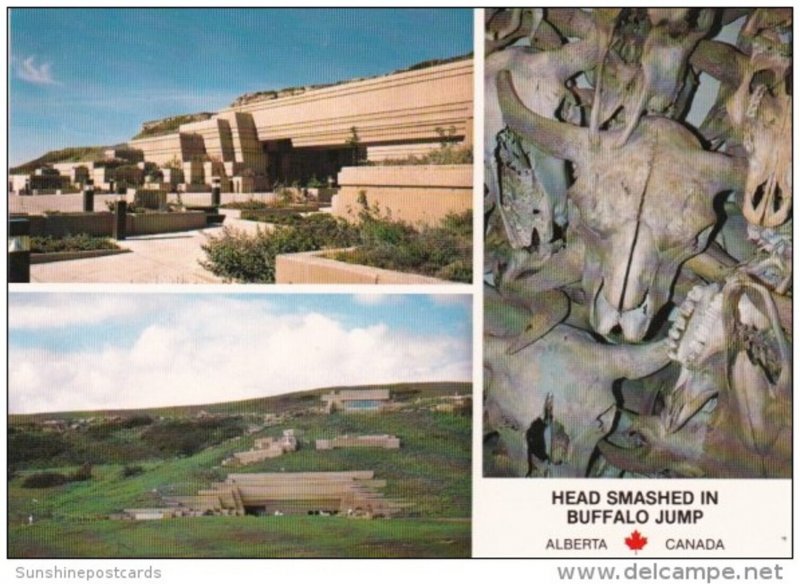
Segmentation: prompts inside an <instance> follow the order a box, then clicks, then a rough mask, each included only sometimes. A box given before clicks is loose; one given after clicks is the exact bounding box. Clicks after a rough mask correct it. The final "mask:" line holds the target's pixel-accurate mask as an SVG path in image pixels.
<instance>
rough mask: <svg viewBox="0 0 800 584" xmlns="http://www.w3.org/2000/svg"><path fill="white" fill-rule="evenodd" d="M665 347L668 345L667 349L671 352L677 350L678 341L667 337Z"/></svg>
mask: <svg viewBox="0 0 800 584" xmlns="http://www.w3.org/2000/svg"><path fill="white" fill-rule="evenodd" d="M667 347H669V350H670V351H672V352H674V351H677V350H678V341H676V340H674V339H672V338H670V339H667Z"/></svg>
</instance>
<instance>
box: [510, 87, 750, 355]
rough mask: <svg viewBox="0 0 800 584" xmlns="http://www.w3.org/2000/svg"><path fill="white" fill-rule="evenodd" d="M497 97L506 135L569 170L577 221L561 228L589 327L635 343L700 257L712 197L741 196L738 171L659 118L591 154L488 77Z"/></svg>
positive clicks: (613, 136) (567, 128)
mask: <svg viewBox="0 0 800 584" xmlns="http://www.w3.org/2000/svg"><path fill="white" fill-rule="evenodd" d="M497 88H498V96H499V99H500V104H501V108H502V110H503V114H504V116H505V120H506V122H508V124H509V126H510V127H511V128H512V129H514V130H516V131H517V132H519V133H520V134H522V135H523V136H524V137H526V138H527V139H528V140H530V141H532V142H533V143H534V144H536V145H537V146H538V147H539V148H541V149H542V150H544V151H545V152H547V153H549V154H552V155H554V156H558V157H561V158H566V159H569V160H570V161H572V163H573V165H574V170H575V176H576V181H575V183H574V184H573V185H572V187H570V190H569V197H570V199H571V200H572V201H573V202H574V203H575V206H576V208H577V210H578V213H576V215H575V216H572V217H571V218H570V222H571V224H572V225H574V226H575V228H576V230H577V233H578V234H579V235H580V237H581V238H582V239H583V240H584V242H585V243H586V254H585V261H584V269H583V289H584V293H585V294H587V296H588V297H589V298H591V299H592V302H593V303H594V309H593V312H592V315H593V316H592V322H593V327H594V328H595V330H597V331H598V332H600V333H601V334H604V333H607V332H608V330H609V326H611V327H613V326H615V325H616V324H620V325H621V326H623V325H624V326H623V334H624V336H625V338H626V339H627V340H631V341H639V340H641V339H642V338H644V336H645V335H646V333H647V330H648V326H649V324H650V322H651V321H652V318H653V316H654V315H655V314H656V313H657V312H658V311H659V310H660V309H661V307H662V306H663V305H664V304H665V303H666V302H667V301H668V299H669V295H670V287H671V286H672V283H673V281H674V279H675V276H676V274H677V272H678V269H679V267H680V265H681V264H682V263H683V262H684V261H686V260H687V259H688V258H690V257H692V256H694V255H697V254H699V253H700V252H702V251H703V250H704V249H705V247H706V245H707V243H708V236H709V234H710V231H711V228H712V226H713V224H714V222H715V220H716V216H715V213H714V210H713V199H714V197H715V196H716V195H717V194H718V193H720V192H723V191H726V190H732V189H736V188H741V185H742V183H743V179H744V176H745V168H744V165H745V163H744V161H742V160H736V159H731V158H729V157H727V156H725V155H722V154H718V153H713V152H706V151H705V150H703V149H702V147H701V146H700V144H699V142H698V141H697V139H696V138H695V137H694V136H693V135H692V134H691V133H690V132H689V131H688V130H686V129H685V128H684V127H683V126H681V125H680V124H678V123H676V122H672V121H671V120H668V119H666V118H655V117H648V118H644V119H643V120H642V122H641V123H640V124H639V126H638V127H637V130H636V132H635V133H634V134H633V136H632V137H631V140H629V141H628V142H627V143H626V145H625V146H623V147H622V148H620V149H619V150H616V151H615V150H614V149H613V148H612V145H613V144H614V143H615V142H616V140H617V138H618V137H619V134H620V132H619V131H608V132H602V133H601V135H600V142H599V146H598V147H591V146H590V144H589V137H588V130H587V129H585V128H578V127H575V126H571V125H569V124H564V123H560V122H557V121H554V120H550V119H547V118H544V117H543V116H540V115H538V114H536V113H535V112H532V111H531V110H529V109H528V108H526V107H525V105H524V104H523V103H522V102H521V101H520V99H519V98H518V96H517V95H516V93H515V91H514V86H513V85H512V83H511V79H510V76H509V74H508V73H507V72H501V73H500V74H499V75H498V79H497ZM620 160H624V161H625V164H620V163H619V161H620ZM677 168H680V169H682V173H681V175H680V176H676V174H675V169H677ZM675 209H680V210H681V211H680V212H679V213H675ZM620 258H624V260H622V261H621V260H620ZM600 294H604V298H603V299H600V300H598V296H599V295H600ZM631 311H632V313H631V314H629V315H628V316H626V317H625V318H623V316H624V315H625V313H628V312H631ZM637 311H638V312H637Z"/></svg>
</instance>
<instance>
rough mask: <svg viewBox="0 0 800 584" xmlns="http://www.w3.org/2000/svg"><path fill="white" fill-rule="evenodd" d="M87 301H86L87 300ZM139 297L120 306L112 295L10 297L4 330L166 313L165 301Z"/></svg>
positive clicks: (166, 299)
mask: <svg viewBox="0 0 800 584" xmlns="http://www.w3.org/2000/svg"><path fill="white" fill-rule="evenodd" d="M87 299H90V300H87ZM152 299H153V296H150V295H147V294H141V295H137V296H129V297H126V300H125V302H120V300H119V297H116V296H115V295H113V294H92V295H81V294H57V293H50V294H25V295H16V294H12V295H11V298H10V306H9V311H8V328H9V329H10V330H12V331H15V330H37V329H52V328H64V327H70V326H80V325H93V324H100V323H103V322H107V321H112V320H121V319H132V318H133V317H134V316H135V315H139V316H143V315H147V314H149V313H152V312H153V311H155V310H158V311H159V312H164V311H168V310H169V306H170V304H172V303H170V302H169V301H168V297H166V298H165V297H163V296H162V297H160V298H159V300H158V303H155V302H153V300H152Z"/></svg>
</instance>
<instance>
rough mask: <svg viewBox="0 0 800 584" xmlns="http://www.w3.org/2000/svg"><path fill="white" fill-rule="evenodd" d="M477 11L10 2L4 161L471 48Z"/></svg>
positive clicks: (104, 141)
mask: <svg viewBox="0 0 800 584" xmlns="http://www.w3.org/2000/svg"><path fill="white" fill-rule="evenodd" d="M472 19H473V16H472V10H466V9H461V10H442V9H439V10H417V9H414V10H409V9H405V10H403V9H400V10H383V9H382V10H376V9H368V10H353V9H327V10H289V9H283V10H281V9H272V10H268V9H231V10H226V9H118V10H110V9H44V10H38V9H14V10H12V11H11V24H10V43H11V64H10V68H11V94H10V98H11V99H10V108H11V116H10V144H9V160H10V163H11V165H12V166H13V165H16V164H20V163H22V162H25V161H27V160H30V159H32V158H35V157H37V156H39V155H41V154H43V153H45V152H46V151H48V150H52V149H55V148H63V147H66V146H89V145H110V144H115V143H119V142H124V141H126V140H128V139H129V138H131V137H132V136H133V135H134V134H136V132H138V130H139V126H140V124H141V122H143V121H147V120H152V119H158V118H161V117H166V116H170V115H174V114H180V113H192V112H199V111H215V110H217V109H219V108H221V107H224V106H227V105H229V104H230V102H231V101H233V99H234V98H236V97H237V96H239V95H241V94H242V93H247V92H252V91H259V90H267V89H279V88H281V87H287V86H293V85H309V84H315V83H329V82H334V81H340V80H345V79H350V78H353V77H364V76H370V75H378V74H383V73H388V72H390V71H392V70H395V69H399V68H403V67H407V66H409V65H412V64H414V63H417V62H419V61H424V60H428V59H434V58H444V57H451V56H455V55H459V54H464V53H468V52H470V51H472V44H473V43H472Z"/></svg>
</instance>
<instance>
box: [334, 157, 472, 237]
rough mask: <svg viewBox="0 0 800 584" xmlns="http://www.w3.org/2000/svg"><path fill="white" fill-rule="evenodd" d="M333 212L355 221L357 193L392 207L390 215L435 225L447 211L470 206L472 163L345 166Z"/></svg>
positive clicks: (370, 201) (388, 208)
mask: <svg viewBox="0 0 800 584" xmlns="http://www.w3.org/2000/svg"><path fill="white" fill-rule="evenodd" d="M339 186H340V190H339V194H338V195H336V196H335V197H334V198H333V214H334V215H336V216H337V217H343V218H345V219H347V220H349V221H356V220H357V219H358V214H359V212H360V211H361V205H360V204H359V202H358V201H359V197H360V194H361V193H362V192H364V193H365V194H366V197H367V202H368V204H369V205H370V206H372V205H374V204H376V203H377V204H378V206H379V208H380V210H381V211H382V212H384V213H385V212H387V211H391V217H392V219H397V220H402V221H407V222H409V223H413V224H418V225H419V224H428V225H436V224H437V223H439V222H440V221H441V220H442V218H443V217H444V216H445V215H447V214H448V213H463V212H464V211H467V210H469V209H472V165H470V164H458V165H455V164H454V165H439V166H437V165H430V166H428V165H413V166H358V167H353V166H348V167H345V168H343V169H342V172H340V173H339Z"/></svg>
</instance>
